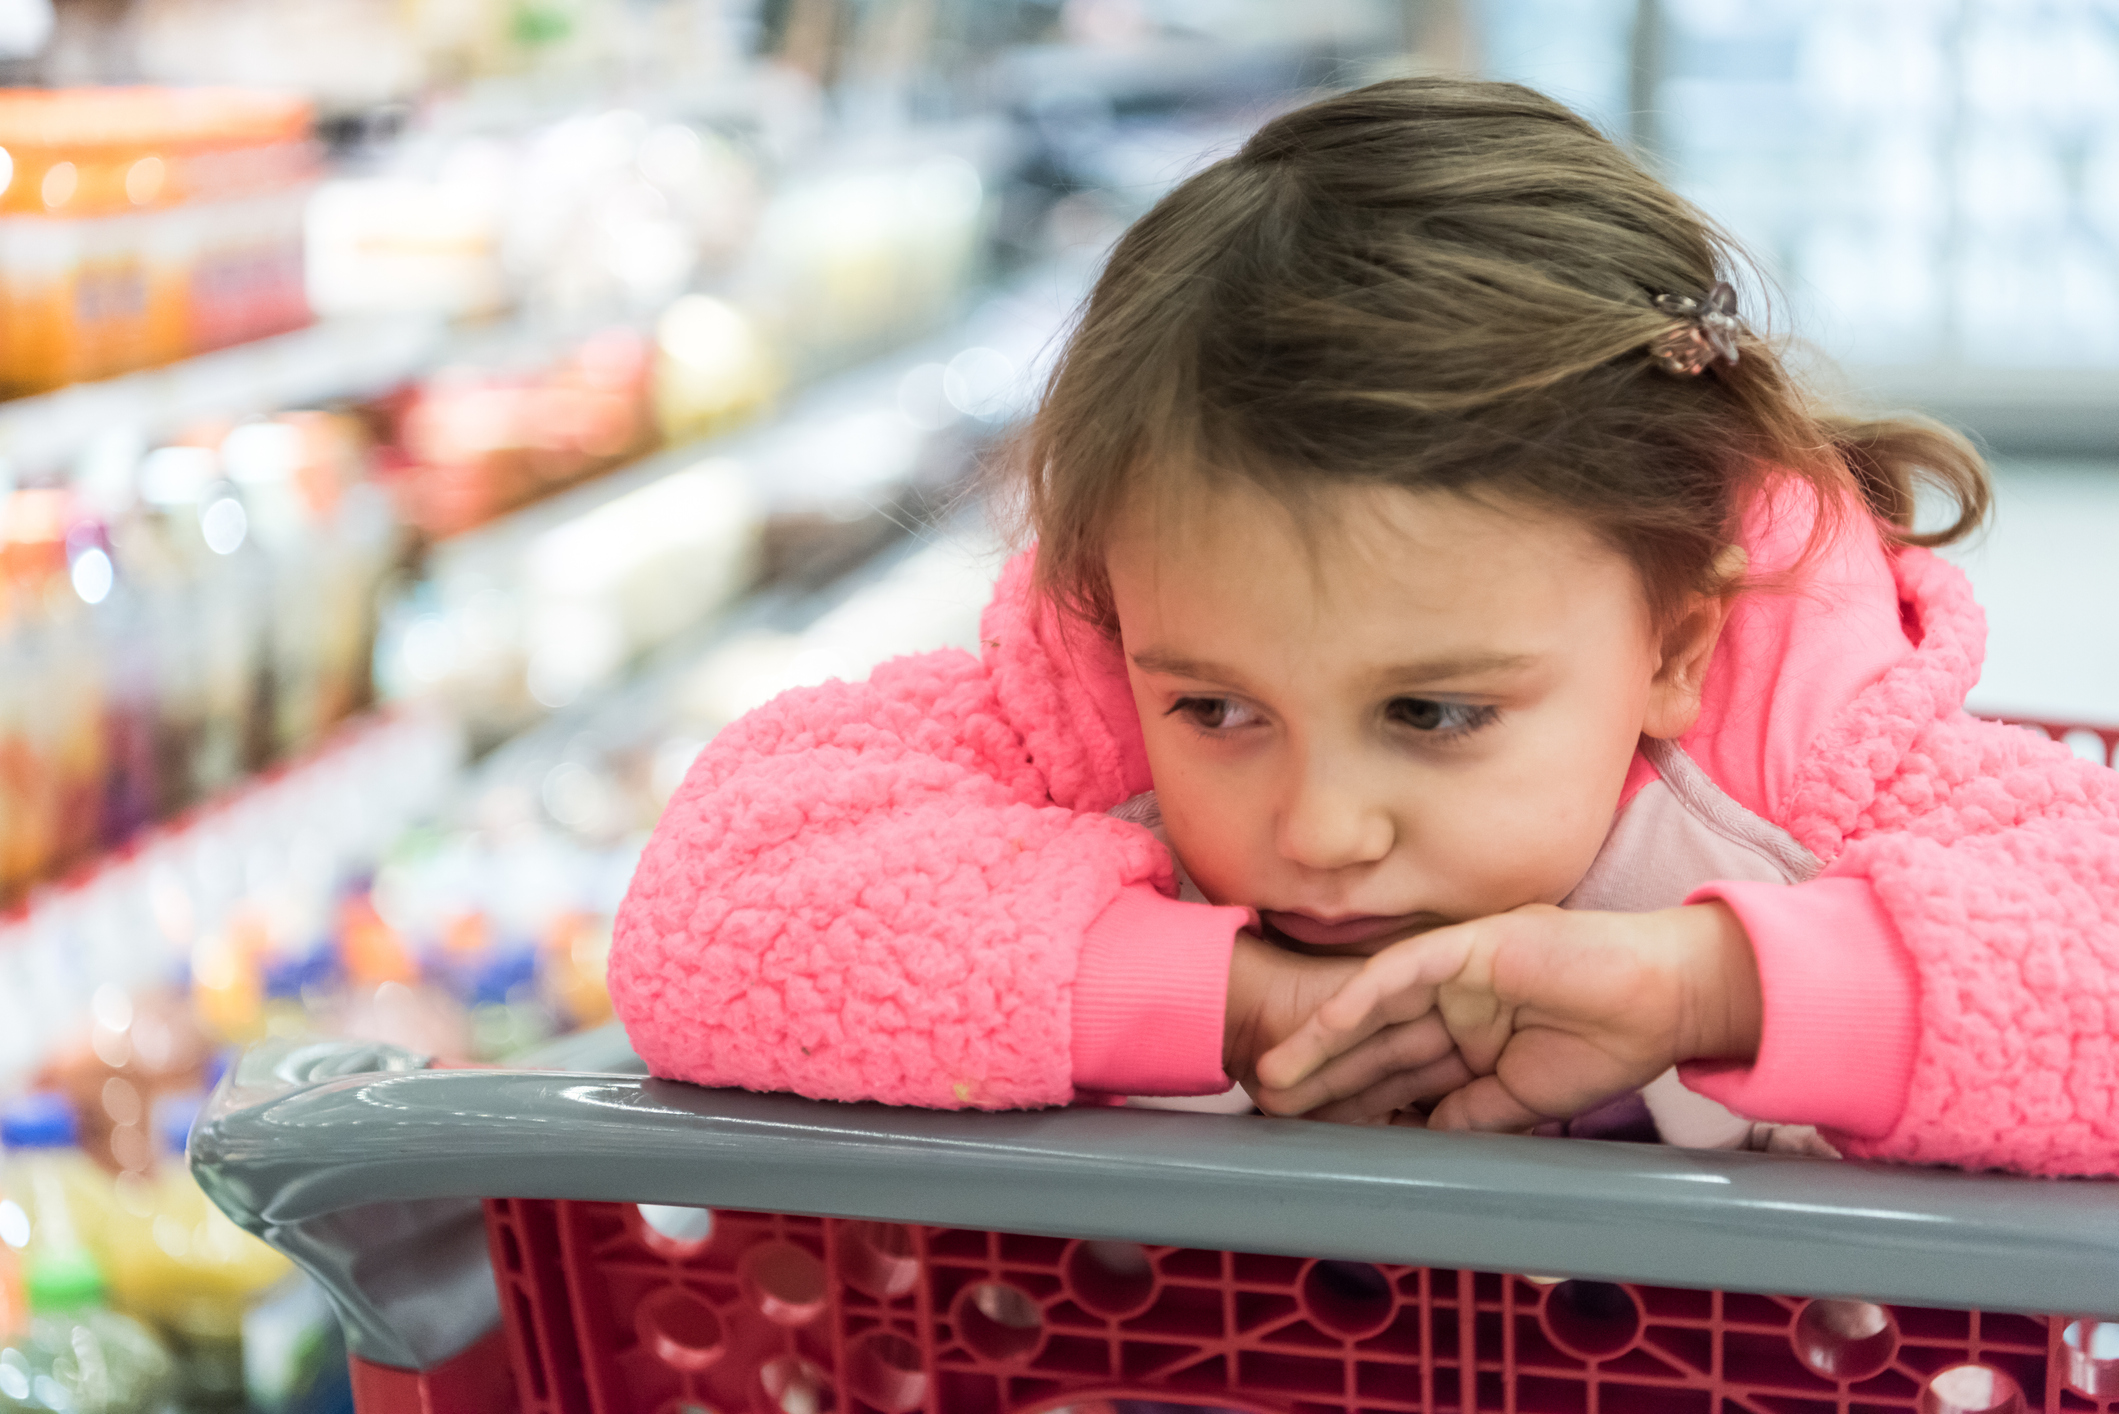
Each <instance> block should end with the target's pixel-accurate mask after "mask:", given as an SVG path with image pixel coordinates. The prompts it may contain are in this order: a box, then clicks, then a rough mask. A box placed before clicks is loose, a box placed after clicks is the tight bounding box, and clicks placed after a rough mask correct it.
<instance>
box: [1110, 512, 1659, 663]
mask: <svg viewBox="0 0 2119 1414" xmlns="http://www.w3.org/2000/svg"><path fill="white" fill-rule="evenodd" d="M1106 567H1107V570H1108V572H1109V575H1110V581H1111V590H1112V597H1113V601H1114V603H1115V606H1116V607H1117V609H1118V613H1119V618H1120V621H1121V628H1122V629H1123V630H1124V631H1126V632H1127V633H1128V634H1129V635H1137V634H1140V633H1143V632H1153V633H1154V634H1156V635H1157V636H1158V637H1160V636H1168V635H1173V634H1176V635H1208V636H1212V637H1231V636H1233V637H1241V638H1254V637H1261V638H1275V639H1284V640H1288V641H1300V640H1302V639H1303V638H1304V637H1305V636H1308V635H1314V634H1318V633H1323V632H1330V633H1332V634H1334V635H1343V634H1344V633H1346V632H1348V631H1355V630H1358V629H1359V627H1360V626H1361V625H1366V626H1367V630H1368V632H1369V634H1371V635H1372V636H1375V637H1378V638H1379V639H1396V638H1400V637H1402V636H1403V635H1405V634H1409V633H1415V634H1420V633H1426V632H1429V631H1434V632H1442V631H1445V630H1447V631H1450V632H1452V633H1455V632H1458V631H1462V632H1466V633H1474V634H1477V633H1482V632H1488V631H1491V632H1496V633H1498V632H1503V631H1507V632H1510V633H1515V632H1519V631H1521V632H1528V631H1531V630H1534V629H1537V628H1539V627H1540V626H1541V625H1542V626H1545V627H1550V626H1551V625H1554V624H1556V623H1559V622H1561V621H1563V620H1566V619H1569V618H1571V617H1573V611H1574V610H1576V609H1579V608H1581V607H1584V604H1583V601H1584V600H1585V599H1587V598H1596V599H1599V600H1602V601H1605V602H1606V603H1607V604H1608V605H1609V606H1610V610H1611V612H1612V613H1622V612H1623V613H1626V614H1629V615H1630V614H1632V613H1634V612H1636V606H1638V611H1639V612H1642V613H1645V600H1644V599H1643V596H1642V595H1641V593H1640V588H1639V582H1638V578H1637V576H1636V575H1635V574H1634V572H1633V569H1632V567H1631V565H1630V564H1629V563H1628V562H1627V561H1626V560H1625V558H1624V557H1623V556H1621V555H1619V554H1618V553H1617V552H1616V551H1614V550H1612V549H1610V548H1609V547H1608V546H1607V545H1606V544H1605V543H1604V542H1603V541H1602V540H1601V539H1600V538H1599V537H1598V536H1596V535H1595V534H1594V533H1593V532H1591V531H1590V530H1588V529H1587V528H1586V527H1584V526H1582V525H1581V524H1580V523H1578V522H1573V521H1569V520H1566V519H1564V518H1560V517H1556V516H1553V515H1551V514H1547V513H1543V512H1541V511H1539V510H1537V509H1535V508H1533V507H1530V506H1526V505H1522V504H1519V503H1515V502H1512V501H1509V500H1505V499H1499V498H1492V497H1489V498H1484V499H1473V498H1470V497H1466V496H1461V495H1457V494H1455V493H1451V492H1435V491H1420V492H1415V491H1407V490H1403V489H1401V488H1396V487H1378V486H1339V487H1330V488H1326V489H1324V490H1322V491H1319V492H1317V493H1315V494H1313V495H1311V496H1308V497H1306V498H1305V499H1304V500H1303V501H1302V502H1300V503H1298V504H1292V505H1291V504H1288V503H1286V502H1283V501H1282V500H1280V499H1279V498H1277V497H1274V496H1271V495H1269V494H1267V493H1266V492H1264V491H1262V490H1259V489H1257V488H1255V487H1247V486H1244V487H1229V488H1226V490H1225V492H1224V493H1222V494H1213V493H1204V492H1203V493H1200V494H1194V495H1189V496H1187V497H1185V498H1184V500H1183V501H1182V502H1181V503H1179V502H1172V501H1163V502H1160V503H1157V502H1154V501H1148V502H1146V503H1145V504H1140V505H1136V506H1135V507H1133V508H1131V509H1130V510H1129V512H1128V513H1127V514H1126V515H1124V516H1122V517H1121V518H1120V519H1119V521H1118V523H1117V524H1115V525H1114V526H1113V534H1112V536H1111V538H1110V540H1109V541H1108V543H1107V553H1106ZM1151 625H1152V627H1151Z"/></svg>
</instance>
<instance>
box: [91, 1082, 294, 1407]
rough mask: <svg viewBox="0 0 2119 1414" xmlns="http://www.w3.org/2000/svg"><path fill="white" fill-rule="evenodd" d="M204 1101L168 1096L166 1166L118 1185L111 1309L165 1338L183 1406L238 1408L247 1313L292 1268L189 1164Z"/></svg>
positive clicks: (160, 1115)
mask: <svg viewBox="0 0 2119 1414" xmlns="http://www.w3.org/2000/svg"><path fill="white" fill-rule="evenodd" d="M199 1104H200V1096H199V1095H197V1094H191V1095H172V1096H169V1097H167V1098H165V1099H164V1100H163V1101H162V1102H161V1103H160V1104H159V1105H158V1106H157V1107H156V1111H155V1116H154V1127H155V1130H156V1137H157V1139H158V1141H159V1146H160V1148H161V1152H162V1154H163V1156H164V1159H165V1162H163V1163H161V1164H160V1165H158V1166H157V1167H156V1169H155V1170H154V1172H153V1173H152V1174H151V1175H150V1174H144V1173H143V1174H131V1175H126V1176H124V1177H121V1178H120V1179H119V1180H118V1182H117V1183H116V1184H115V1185H114V1193H113V1201H112V1203H111V1206H110V1216H109V1220H108V1222H107V1223H106V1225H105V1227H104V1230H103V1241H102V1248H103V1252H104V1262H105V1266H106V1270H107V1272H108V1276H109V1288H110V1303H111V1305H112V1306H113V1307H114V1308H115V1309H117V1310H120V1311H123V1312H125V1313H126V1314H128V1315H131V1316H134V1317H136V1318H138V1319H139V1320H141V1321H144V1322H146V1323H148V1324H150V1325H151V1326H153V1327H154V1328H156V1329H158V1330H159V1331H160V1332H161V1333H162V1335H163V1336H164V1337H165V1338H166V1339H167V1340H168V1342H169V1344H170V1346H171V1348H172V1349H173V1351H174V1352H175V1355H176V1359H177V1363H178V1366H179V1368H180V1370H181V1372H182V1377H183V1385H184V1389H185V1398H186V1403H187V1404H188V1405H190V1406H192V1407H194V1408H209V1407H210V1408H224V1407H240V1405H241V1403H242V1400H243V1364H244V1361H243V1323H244V1316H245V1313H246V1312H247V1311H248V1310H249V1308H250V1306H251V1305H252V1304H253V1303H254V1302H255V1301H257V1300H258V1299H259V1297H260V1296H261V1295H262V1294H263V1293H264V1292H266V1291H267V1290H269V1289H270V1288H272V1287H273V1286H274V1285H276V1284H277V1283H279V1282H280V1281H282V1280H284V1279H285V1278H286V1277H287V1276H288V1275H289V1273H290V1272H291V1271H292V1268H291V1267H290V1265H289V1264H288V1262H287V1259H286V1258H285V1257H282V1256H281V1255H280V1254H279V1253H277V1252H275V1251H273V1250H272V1249H271V1248H270V1247H267V1246H266V1245H265V1244H264V1243H262V1242H260V1241H258V1239H256V1238H255V1237H252V1236H251V1235H250V1234H249V1233H246V1232H244V1231H243V1230H242V1229H240V1228H238V1227H237V1226H236V1225H235V1224H234V1223H232V1222H230V1221H229V1220H228V1219H227V1217H225V1216H224V1215H223V1214H222V1213H221V1211H220V1209H218V1208H216V1207H214V1206H213V1204H212V1203H211V1202H210V1201H208V1199H207V1197H206V1195H205V1194H204V1193H203V1192H202V1191H200V1189H199V1185H198V1184H197V1183H196V1182H195V1181H194V1180H193V1179H192V1176H191V1172H190V1170H189V1169H187V1168H186V1167H185V1166H184V1144H185V1140H186V1138H187V1137H188V1135H189V1134H190V1132H191V1125H192V1122H193V1120H195V1119H196V1118H197V1116H198V1112H199Z"/></svg>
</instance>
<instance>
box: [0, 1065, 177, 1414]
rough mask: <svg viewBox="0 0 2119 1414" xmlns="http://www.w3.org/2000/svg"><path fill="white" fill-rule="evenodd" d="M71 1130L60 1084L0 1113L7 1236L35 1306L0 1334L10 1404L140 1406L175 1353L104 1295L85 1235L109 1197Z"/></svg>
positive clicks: (163, 1395)
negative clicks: (108, 1302)
mask: <svg viewBox="0 0 2119 1414" xmlns="http://www.w3.org/2000/svg"><path fill="white" fill-rule="evenodd" d="M76 1135H77V1130H76V1128H75V1124H74V1115H73V1108H72V1106H71V1105H70V1104H69V1103H68V1102H67V1100H66V1098H65V1097H64V1096H62V1095H59V1094H56V1093H54V1092H50V1091H40V1092H37V1093H35V1094H31V1095H28V1096H25V1097H23V1098H22V1099H20V1100H17V1101H16V1102H15V1103H14V1104H12V1105H10V1106H8V1107H7V1109H6V1111H5V1112H4V1113H0V1144H4V1145H5V1146H6V1166H5V1169H4V1179H0V1182H4V1186H5V1191H6V1192H7V1193H8V1194H9V1195H10V1196H9V1198H8V1199H6V1200H5V1201H4V1202H0V1237H4V1238H5V1239H6V1241H7V1245H8V1246H10V1247H12V1248H14V1249H15V1250H16V1251H17V1252H18V1253H19V1256H20V1260H21V1265H22V1270H23V1276H24V1281H23V1287H24V1290H25V1293H26V1295H27V1298H28V1302H27V1304H28V1314H29V1319H28V1321H27V1323H26V1324H17V1326H16V1327H15V1329H14V1330H13V1332H12V1333H11V1334H9V1335H8V1336H7V1337H6V1338H5V1342H4V1345H0V1411H5V1412H6V1414H12V1411H16V1410H40V1411H41V1410H48V1411H53V1414H135V1411H140V1410H153V1409H158V1408H160V1407H162V1406H163V1405H164V1404H166V1403H167V1402H168V1400H169V1398H170V1396H171V1395H172V1394H173V1393H174V1383H173V1375H174V1367H173V1366H172V1364H171V1362H170V1358H169V1353H168V1352H167V1351H166V1350H164V1349H163V1348H162V1345H161V1343H160V1342H159V1341H158V1340H156V1339H155V1337H154V1336H153V1335H152V1334H151V1333H150V1332H149V1331H148V1330H147V1329H146V1327H144V1326H142V1325H141V1324H140V1323H139V1322H138V1321H135V1320H133V1319H132V1318H131V1317H129V1316H123V1315H120V1314H119V1313H117V1312H115V1311H113V1310H111V1309H110V1308H109V1307H108V1306H106V1305H105V1304H104V1292H105V1285H104V1277H103V1268H102V1266H101V1264H100V1263H99V1262H98V1261H97V1259H96V1257H95V1254H94V1251H93V1250H92V1248H91V1245H90V1244H91V1243H92V1242H94V1241H97V1240H99V1239H101V1238H102V1237H103V1235H104V1228H105V1224H106V1223H107V1220H108V1215H109V1205H110V1198H109V1193H108V1189H107V1180H105V1179H104V1177H103V1175H102V1172H101V1170H99V1169H98V1168H96V1166H95V1165H94V1164H93V1163H92V1162H90V1161H89V1159H88V1158H87V1156H85V1155H84V1154H82V1153H81V1152H80V1150H79V1149H78V1148H77V1147H76V1146H75V1142H74V1141H75V1138H76ZM14 1195H20V1196H19V1197H17V1196H14ZM18 1239H19V1242H18Z"/></svg>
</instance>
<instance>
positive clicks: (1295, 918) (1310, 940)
mask: <svg viewBox="0 0 2119 1414" xmlns="http://www.w3.org/2000/svg"><path fill="white" fill-rule="evenodd" d="M1258 916H1259V917H1260V918H1261V919H1263V920H1264V921H1265V923H1266V925H1267V926H1268V927H1270V928H1272V929H1273V930H1274V931H1275V932H1277V933H1285V934H1286V935H1287V936H1288V937H1290V938H1293V939H1294V940H1295V941H1296V942H1298V943H1305V944H1307V945H1309V946H1310V947H1315V948H1343V947H1352V946H1356V945H1358V944H1361V943H1373V942H1375V941H1376V939H1378V938H1381V937H1386V936H1388V935H1389V934H1392V933H1397V932H1402V931H1404V930H1405V929H1407V928H1411V927H1413V926H1414V925H1416V924H1418V923H1420V922H1422V921H1423V915H1421V914H1418V913H1399V914H1393V915H1391V916H1389V917H1385V916H1382V915H1380V914H1373V913H1371V914H1356V915H1354V916H1353V917H1351V918H1336V919H1333V920H1332V921H1331V922H1329V923H1328V922H1326V921H1325V920H1323V919H1321V918H1312V917H1311V916H1310V915H1309V914H1307V913H1274V912H1271V911H1269V910H1266V909H1260V910H1259V912H1258Z"/></svg>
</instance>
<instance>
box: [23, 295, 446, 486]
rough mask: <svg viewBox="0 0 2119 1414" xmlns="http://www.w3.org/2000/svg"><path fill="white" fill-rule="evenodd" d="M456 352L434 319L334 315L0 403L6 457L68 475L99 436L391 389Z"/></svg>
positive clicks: (139, 434)
mask: <svg viewBox="0 0 2119 1414" xmlns="http://www.w3.org/2000/svg"><path fill="white" fill-rule="evenodd" d="M451 348H452V343H451V338H450V332H449V329H448V327H447V326H446V325H445V324H443V323H442V322H441V321H440V320H438V319H434V318H431V317H427V316H390V317H382V316H377V317H372V318H359V319H340V320H330V321H327V322H325V323H321V324H315V325H311V326H310V327H309V328H307V329H302V330H297V331H296V332H294V333H292V334H281V335H278V336H276V337H274V338H270V339H260V340H258V341H257V342H255V343H249V344H242V345H238V346H237V347H235V348H229V349H221V350H217V351H216V352H213V353H209V354H201V355H200V356H198V357H197V358H188V359H185V360H183V361H182V362H179V363H173V364H169V365H168V366H166V367H163V368H151V369H147V370H144V371H142V372H139V373H128V374H125V375H124V376H122V377H118V378H108V379H104V380H102V381H100V382H95V383H79V384H75V385H73V386H72V387H68V388H61V389H58V390H57V391H54V392H50V393H40V394H37V395H35V396H32V397H26V398H17V399H14V400H13V401H11V402H6V403H0V461H4V463H5V464H6V466H7V467H8V468H10V469H12V471H13V473H14V474H15V476H16V477H18V478H20V477H46V476H51V475H54V474H63V473H65V472H67V471H69V470H70V469H71V468H72V465H73V463H74V461H75V460H76V459H77V458H78V457H79V456H80V455H81V453H82V451H83V450H84V449H85V448H87V447H88V445H89V444H90V443H91V442H93V441H94V440H95V439H96V438H97V437H98V436H100V435H103V434H105V433H108V432H110V431H111V430H113V429H122V430H123V431H124V432H125V433H126V435H127V436H129V437H135V438H139V439H145V440H152V439H155V438H158V437H165V436H168V435H170V434H171V433H174V432H176V431H178V430H179V429H181V428H182V427H183V426H184V425H185V424H186V423H188V422H193V421H196V420H198V419H200V418H208V417H246V416H250V415H253V414H257V413H268V412H276V411H279V410H280V409H283V408H290V407H301V406H304V405H310V404H316V403H321V402H331V401H337V400H342V399H351V398H360V397H366V396H371V395H373V394H376V393H381V392H385V391H388V390H389V389H390V388H392V387H395V386H396V385H397V384H399V383H402V382H404V381H405V380H406V379H408V378H411V377H413V376H414V375H416V374H418V373H420V372H421V371H423V370H425V369H427V368H430V367H432V366H433V365H434V364H435V363H437V362H438V361H439V360H441V359H442V358H444V357H445V356H447V354H448V353H449V352H450V350H451Z"/></svg>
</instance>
